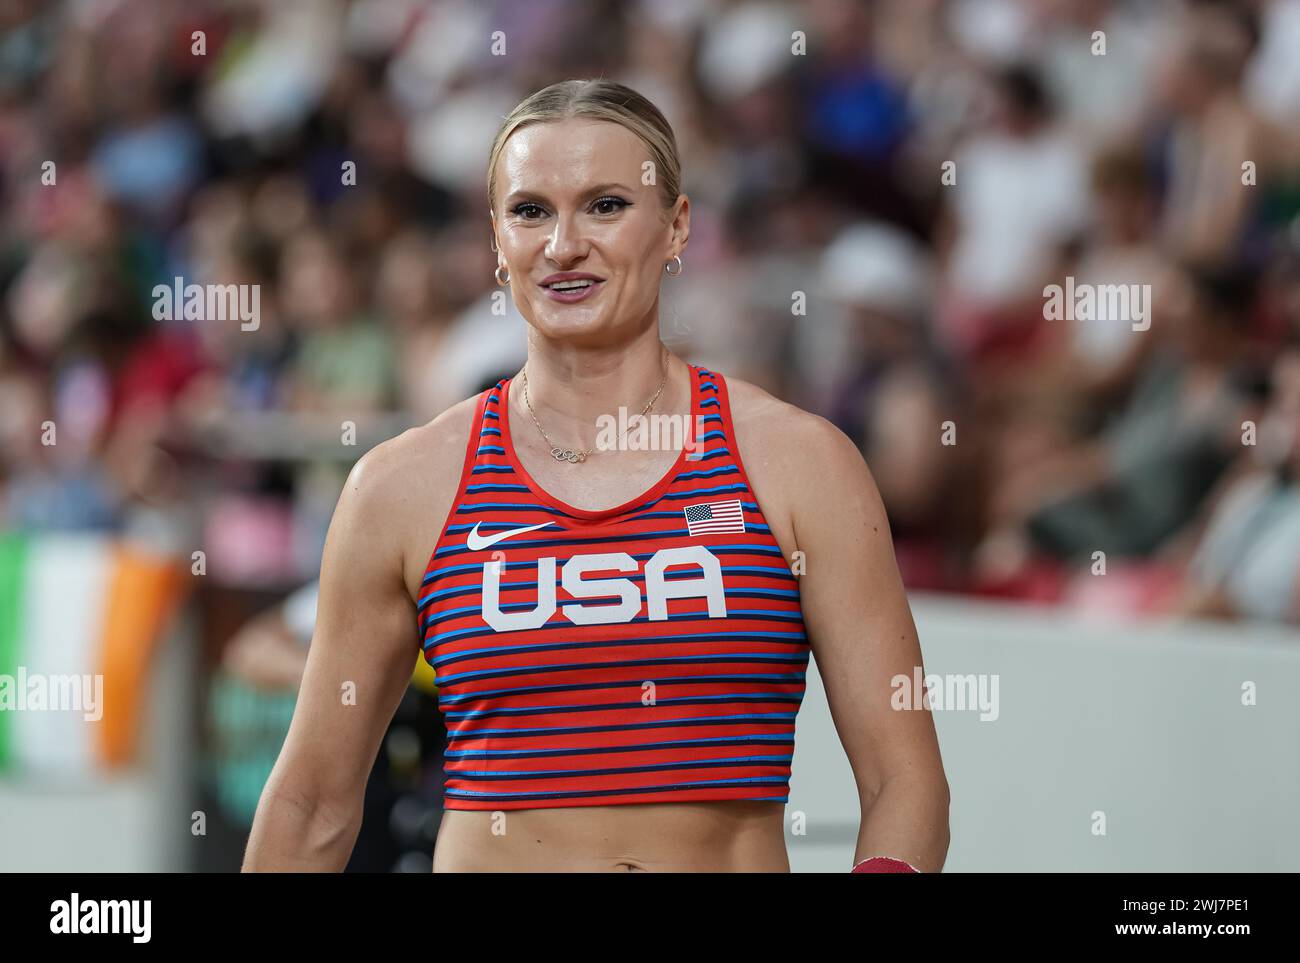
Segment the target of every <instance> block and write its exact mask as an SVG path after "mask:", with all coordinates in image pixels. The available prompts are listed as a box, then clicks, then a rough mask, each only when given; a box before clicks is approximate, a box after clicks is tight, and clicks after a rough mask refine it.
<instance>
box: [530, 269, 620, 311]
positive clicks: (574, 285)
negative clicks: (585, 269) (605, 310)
mask: <svg viewBox="0 0 1300 963" xmlns="http://www.w3.org/2000/svg"><path fill="white" fill-rule="evenodd" d="M541 285H542V287H544V288H545V289H546V296H547V297H549V298H550V299H551V300H552V301H559V302H561V303H563V304H572V303H574V302H575V301H583V300H585V299H587V298H589V297H592V296H593V295H594V293H595V292H596V291H599V290H600V289H601V288H602V287H604V286H605V279H604V278H598V277H596V275H594V274H580V273H578V272H576V271H566V272H564V273H563V274H552V275H551V276H550V277H548V278H545V279H544V280H543V281H542V282H541Z"/></svg>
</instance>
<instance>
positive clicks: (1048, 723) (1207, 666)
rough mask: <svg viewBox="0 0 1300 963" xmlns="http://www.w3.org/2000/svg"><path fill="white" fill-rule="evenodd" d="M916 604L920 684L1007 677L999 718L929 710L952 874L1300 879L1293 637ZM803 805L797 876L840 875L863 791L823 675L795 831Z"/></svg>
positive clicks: (802, 765)
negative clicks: (1098, 827) (939, 756)
mask: <svg viewBox="0 0 1300 963" xmlns="http://www.w3.org/2000/svg"><path fill="white" fill-rule="evenodd" d="M911 601H912V611H913V615H914V617H915V619H916V624H917V630H918V632H919V634H920V638H921V647H922V650H923V654H924V660H925V670H926V673H927V675H944V674H949V673H951V674H959V675H967V674H975V675H977V676H978V675H980V674H996V675H997V677H998V696H999V700H998V702H999V706H998V710H999V712H998V715H997V718H996V720H994V721H988V722H981V721H980V718H979V716H980V713H979V711H978V710H975V711H971V710H967V711H956V710H941V711H936V712H935V714H934V717H935V725H936V728H937V729H938V733H939V745H940V750H941V752H942V753H943V760H944V767H945V770H946V772H947V776H948V782H949V786H950V788H951V790H952V810H951V826H952V844H951V847H950V849H949V854H948V862H947V865H946V867H945V871H948V872H963V871H1006V870H1011V871H1018V870H1037V871H1049V872H1060V871H1120V872H1137V871H1160V870H1163V871H1173V872H1187V871H1212V872H1226V871H1290V872H1295V871H1297V870H1300V829H1298V828H1297V821H1298V820H1300V632H1295V631H1289V630H1286V629H1281V628H1276V627H1273V626H1267V625H1253V624H1244V623H1242V624H1228V623H1222V624H1220V623H1213V622H1204V623H1201V622H1197V623H1187V622H1180V623H1174V624H1169V623H1164V622H1160V623H1154V622H1152V623H1133V622H1113V623H1107V622H1100V621H1083V620H1079V619H1075V618H1070V617H1064V616H1062V615H1060V614H1059V613H1056V612H1054V611H1051V610H1044V609H1037V608H1027V607H1021V606H1009V605H1002V604H992V603H982V602H976V603H973V602H970V601H967V600H956V599H952V598H949V597H944V596H928V595H922V594H913V595H912V596H911ZM1248 682H1250V683H1254V685H1255V687H1256V689H1257V691H1256V702H1257V704H1256V705H1253V706H1245V705H1243V704H1242V702H1243V685H1244V684H1246V683H1248ZM796 811H802V812H804V813H806V814H807V826H808V829H807V835H806V836H803V837H798V836H791V837H790V862H791V868H792V869H794V870H795V871H812V872H817V871H841V872H842V871H845V870H847V869H848V868H849V866H850V865H851V863H852V859H853V848H854V841H855V839H856V837H857V829H858V819H859V808H858V800H857V792H856V789H855V787H854V784H853V780H852V774H851V773H850V771H849V767H848V760H847V759H846V757H845V756H844V752H843V750H842V749H841V748H840V743H839V737H838V735H837V734H836V732H835V728H834V726H833V724H832V722H831V719H830V713H829V710H828V708H827V706H826V699H825V693H824V691H823V689H822V685H821V680H820V678H819V677H817V676H816V674H815V672H810V674H809V683H808V694H807V697H806V701H805V702H804V706H803V708H802V709H801V710H800V714H799V723H798V732H797V735H796V738H795V759H794V780H793V783H792V786H791V795H790V805H789V808H788V810H787V823H789V816H790V814H792V813H794V812H796ZM1094 813H1104V815H1105V835H1099V834H1095V833H1094V815H1093V814H1094Z"/></svg>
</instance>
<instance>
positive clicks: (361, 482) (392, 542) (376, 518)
mask: <svg viewBox="0 0 1300 963" xmlns="http://www.w3.org/2000/svg"><path fill="white" fill-rule="evenodd" d="M477 403H478V397H477V396H475V397H472V398H467V399H465V400H464V401H461V402H458V403H456V404H455V405H452V406H451V407H450V408H448V409H447V410H446V411H444V412H443V413H442V414H440V415H438V416H437V417H436V418H434V419H433V420H431V421H428V422H426V423H425V424H423V425H418V426H416V427H414V428H408V429H407V430H406V431H404V432H402V433H401V434H400V435H397V436H395V437H393V438H390V439H388V440H387V441H384V442H381V443H380V444H378V445H376V446H375V447H374V448H372V449H370V450H369V451H368V452H366V453H365V454H364V455H362V456H361V458H360V459H358V461H357V463H356V464H355V465H354V466H353V467H352V470H351V472H349V474H348V478H347V482H346V483H345V485H344V490H343V493H342V495H341V496H340V498H339V509H338V511H337V512H336V516H335V519H336V524H339V523H340V522H342V523H343V524H349V525H356V526H359V527H362V528H364V529H365V532H366V540H367V542H368V543H369V544H371V545H372V546H375V547H376V548H377V549H378V550H380V551H382V552H383V554H384V555H385V556H386V557H387V558H389V559H390V560H391V564H393V565H395V566H400V567H401V569H402V573H403V581H404V582H406V584H407V585H408V586H411V585H415V586H418V584H419V577H420V575H421V574H422V573H423V568H424V564H425V562H427V560H428V557H429V554H430V553H431V552H432V551H433V545H434V542H436V541H437V538H438V534H439V531H440V530H441V526H442V523H443V521H444V520H445V519H446V517H447V513H448V512H449V511H450V509H451V507H452V501H453V500H454V499H455V497H456V489H457V487H458V485H459V483H460V475H461V470H462V468H463V467H464V463H465V451H466V447H467V446H468V444H469V435H470V431H471V430H472V425H473V421H474V413H475V410H476V408H477Z"/></svg>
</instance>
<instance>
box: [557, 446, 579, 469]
mask: <svg viewBox="0 0 1300 963" xmlns="http://www.w3.org/2000/svg"><path fill="white" fill-rule="evenodd" d="M551 457H552V458H554V459H555V460H556V461H567V462H569V463H570V464H573V465H576V464H577V463H578V462H580V461H586V460H587V456H586V455H584V454H583V453H582V452H580V451H574V450H573V449H572V448H552V449H551Z"/></svg>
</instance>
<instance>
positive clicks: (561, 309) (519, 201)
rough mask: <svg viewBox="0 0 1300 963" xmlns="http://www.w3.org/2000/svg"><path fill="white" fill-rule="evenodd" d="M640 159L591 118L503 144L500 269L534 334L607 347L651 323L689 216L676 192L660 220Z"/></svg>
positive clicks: (617, 133)
mask: <svg viewBox="0 0 1300 963" xmlns="http://www.w3.org/2000/svg"><path fill="white" fill-rule="evenodd" d="M649 160H650V155H649V151H648V150H647V149H646V146H645V144H643V143H642V142H641V140H640V139H639V138H638V137H637V136H636V134H634V133H632V131H630V130H628V129H627V128H626V127H623V126H622V125H621V124H616V123H613V122H609V121H602V120H592V119H590V118H570V119H568V120H563V121H554V122H548V123H535V124H530V125H528V126H526V127H523V128H521V129H520V130H518V131H516V132H515V133H513V134H511V135H510V138H509V139H508V140H507V141H506V143H505V146H504V148H503V149H502V151H501V155H500V157H499V158H498V160H497V166H496V169H495V171H494V176H495V179H496V180H495V184H496V194H497V198H498V200H497V205H496V208H495V210H493V212H492V226H493V231H494V232H495V235H496V243H497V250H498V251H499V252H500V253H499V254H498V260H499V263H502V264H504V265H505V267H506V268H508V269H509V272H510V291H511V295H512V297H513V298H514V302H515V306H516V307H517V308H518V309H519V313H520V314H522V315H523V316H524V318H525V319H527V321H528V323H529V324H531V325H533V327H534V328H536V329H537V331H538V332H539V333H540V334H541V335H542V336H544V337H547V338H552V339H556V340H564V341H569V342H572V343H575V344H581V345H583V346H593V347H594V346H605V345H611V344H618V343H620V342H622V341H626V340H628V339H629V338H631V337H632V336H633V335H635V334H637V333H639V332H641V331H643V330H645V328H646V327H647V326H650V325H654V324H656V323H657V321H658V303H659V284H660V279H661V278H662V277H663V276H664V265H665V264H666V263H667V262H669V261H671V260H672V257H673V255H674V254H679V253H681V251H682V250H684V248H685V247H686V239H687V236H688V235H689V233H690V231H689V222H690V211H689V202H688V201H687V199H686V196H685V195H684V194H683V195H680V196H679V197H678V198H677V200H676V203H675V204H674V206H673V208H672V209H671V210H667V209H665V208H664V207H663V204H662V200H661V195H660V190H659V187H658V186H657V185H656V184H644V183H642V171H643V169H644V165H645V164H646V163H647V162H648V161H649ZM557 275H558V277H557ZM575 282H576V285H575ZM583 282H586V283H585V284H584V283H583ZM557 285H558V286H557ZM566 288H568V290H565V289H566Z"/></svg>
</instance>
